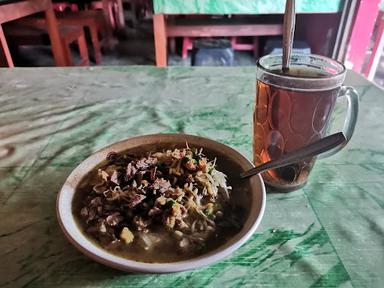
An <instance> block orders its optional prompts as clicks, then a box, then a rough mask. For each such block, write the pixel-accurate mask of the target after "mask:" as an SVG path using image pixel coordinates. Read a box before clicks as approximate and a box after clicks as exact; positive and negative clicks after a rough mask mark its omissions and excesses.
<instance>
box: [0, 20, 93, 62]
mask: <svg viewBox="0 0 384 288" xmlns="http://www.w3.org/2000/svg"><path fill="white" fill-rule="evenodd" d="M4 30H5V34H6V36H7V38H8V39H9V40H10V42H11V43H12V44H14V45H18V46H19V45H47V44H50V41H49V36H48V32H47V28H46V27H45V26H44V25H42V26H39V27H38V26H31V25H25V24H22V23H17V21H16V22H14V23H10V24H7V25H5V26H4ZM59 36H60V41H61V43H62V45H63V49H64V57H65V60H66V62H67V63H68V64H69V65H70V66H73V61H72V55H71V49H70V44H71V43H74V42H77V45H78V47H79V51H80V63H78V66H88V65H89V57H88V48H87V43H86V41H85V37H84V31H83V28H82V27H78V26H60V27H59Z"/></svg>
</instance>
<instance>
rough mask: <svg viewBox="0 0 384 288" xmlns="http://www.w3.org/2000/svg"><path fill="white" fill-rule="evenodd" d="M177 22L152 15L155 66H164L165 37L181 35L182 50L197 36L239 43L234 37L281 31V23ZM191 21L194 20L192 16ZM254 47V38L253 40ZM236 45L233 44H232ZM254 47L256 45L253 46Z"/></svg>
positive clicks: (165, 64) (188, 46)
mask: <svg viewBox="0 0 384 288" xmlns="http://www.w3.org/2000/svg"><path fill="white" fill-rule="evenodd" d="M181 20H182V21H176V20H175V19H172V18H170V19H168V20H166V19H165V15H164V14H155V15H154V18H153V26H154V35H155V48H156V64H157V66H160V67H164V66H167V40H168V38H170V39H172V38H174V37H184V38H185V39H187V40H184V43H183V44H184V45H183V53H184V56H185V53H186V50H187V49H190V48H191V40H190V38H195V37H196V38H198V37H231V40H232V43H234V44H235V45H238V44H237V43H236V42H235V41H234V40H233V39H234V38H233V37H242V36H250V37H259V36H274V35H282V34H283V25H282V24H276V23H263V22H260V23H247V22H242V21H243V20H242V19H230V20H231V21H230V22H231V23H230V24H228V22H229V21H228V20H227V19H213V20H211V19H209V20H207V21H204V20H202V19H195V21H191V20H190V19H187V20H188V21H185V20H184V19H181ZM192 20H194V19H192ZM253 45H254V46H257V39H256V40H255V42H254V43H253ZM235 48H236V47H235ZM240 49H249V46H247V47H245V46H240ZM253 49H254V50H257V49H258V48H257V47H256V48H253Z"/></svg>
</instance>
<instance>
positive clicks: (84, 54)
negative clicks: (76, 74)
mask: <svg viewBox="0 0 384 288" xmlns="http://www.w3.org/2000/svg"><path fill="white" fill-rule="evenodd" d="M77 44H78V45H79V51H80V59H81V62H80V66H89V56H88V46H87V42H86V41H85V37H84V33H83V34H82V35H81V36H80V37H79V38H78V39H77Z"/></svg>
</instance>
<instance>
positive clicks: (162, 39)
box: [153, 14, 167, 67]
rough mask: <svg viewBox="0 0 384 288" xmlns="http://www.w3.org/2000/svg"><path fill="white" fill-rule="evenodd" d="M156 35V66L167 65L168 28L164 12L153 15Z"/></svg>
mask: <svg viewBox="0 0 384 288" xmlns="http://www.w3.org/2000/svg"><path fill="white" fill-rule="evenodd" d="M153 31H154V36H155V51H156V66H157V67H167V30H166V25H165V17H164V14H154V15H153Z"/></svg>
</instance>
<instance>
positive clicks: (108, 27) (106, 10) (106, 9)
mask: <svg viewBox="0 0 384 288" xmlns="http://www.w3.org/2000/svg"><path fill="white" fill-rule="evenodd" d="M109 1H110V0H102V6H103V9H102V10H103V14H104V21H105V33H104V37H105V40H104V39H103V40H104V41H103V42H104V45H103V47H105V48H106V49H107V50H113V48H114V46H115V45H116V44H117V41H116V39H114V37H113V33H112V29H113V22H112V21H113V19H111V18H110V17H111V13H110V5H109Z"/></svg>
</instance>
